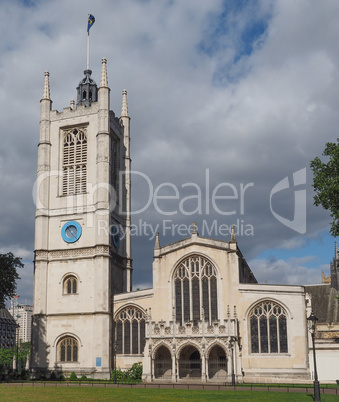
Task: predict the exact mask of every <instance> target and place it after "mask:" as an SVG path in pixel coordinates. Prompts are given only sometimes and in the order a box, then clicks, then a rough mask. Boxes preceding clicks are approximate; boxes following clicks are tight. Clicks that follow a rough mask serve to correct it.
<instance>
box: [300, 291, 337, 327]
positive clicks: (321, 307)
mask: <svg viewBox="0 0 339 402" xmlns="http://www.w3.org/2000/svg"><path fill="white" fill-rule="evenodd" d="M305 292H306V293H308V294H309V295H311V297H312V310H313V311H314V314H315V315H316V317H318V322H319V323H335V322H339V300H338V299H337V297H338V296H339V292H338V291H337V290H336V289H334V288H333V287H331V285H330V284H321V285H308V286H305Z"/></svg>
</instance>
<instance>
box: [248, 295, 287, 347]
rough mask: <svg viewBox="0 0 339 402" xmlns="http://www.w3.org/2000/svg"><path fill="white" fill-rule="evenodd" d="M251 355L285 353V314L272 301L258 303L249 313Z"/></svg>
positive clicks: (282, 309)
mask: <svg viewBox="0 0 339 402" xmlns="http://www.w3.org/2000/svg"><path fill="white" fill-rule="evenodd" d="M249 321H250V345H251V352H252V353H287V352H288V346H287V343H288V342H287V314H286V311H285V310H284V308H283V307H281V306H280V305H279V304H277V303H274V302H272V301H263V302H261V303H258V304H257V305H256V306H255V307H253V308H252V310H251V311H250V313H249Z"/></svg>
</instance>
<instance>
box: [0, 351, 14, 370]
mask: <svg viewBox="0 0 339 402" xmlns="http://www.w3.org/2000/svg"><path fill="white" fill-rule="evenodd" d="M13 355H14V350H13V348H8V349H3V348H0V367H2V368H5V367H7V368H9V367H13Z"/></svg>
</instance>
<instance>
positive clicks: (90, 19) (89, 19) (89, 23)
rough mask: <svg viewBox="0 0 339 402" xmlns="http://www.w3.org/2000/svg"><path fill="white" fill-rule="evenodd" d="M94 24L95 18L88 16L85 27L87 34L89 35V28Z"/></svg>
mask: <svg viewBox="0 0 339 402" xmlns="http://www.w3.org/2000/svg"><path fill="white" fill-rule="evenodd" d="M94 23H95V18H94V16H93V15H92V14H89V15H88V25H87V33H89V30H90V28H91V26H92V25H93V24H94Z"/></svg>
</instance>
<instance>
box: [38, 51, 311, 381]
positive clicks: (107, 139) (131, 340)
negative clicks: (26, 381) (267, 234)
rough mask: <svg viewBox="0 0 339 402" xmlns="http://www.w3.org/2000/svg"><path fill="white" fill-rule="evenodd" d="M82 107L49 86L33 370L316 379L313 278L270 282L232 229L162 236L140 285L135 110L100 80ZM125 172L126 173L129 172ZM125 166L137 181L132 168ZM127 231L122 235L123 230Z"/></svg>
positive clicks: (151, 377) (43, 125)
mask: <svg viewBox="0 0 339 402" xmlns="http://www.w3.org/2000/svg"><path fill="white" fill-rule="evenodd" d="M85 75H86V77H85V81H86V82H85V81H82V83H83V82H85V83H86V85H87V84H88V86H87V87H86V86H84V85H82V84H81V85H80V84H79V86H78V94H77V99H78V102H77V107H76V109H74V102H72V103H71V107H69V108H65V109H64V110H63V111H62V112H60V113H59V112H57V111H55V110H51V104H52V101H51V98H50V90H49V74H48V73H46V75H45V83H44V91H43V97H42V100H41V119H40V120H41V121H40V142H39V153H38V179H37V210H36V228H35V229H36V230H35V233H36V235H35V272H34V312H33V327H32V345H33V346H32V370H33V371H34V372H35V373H36V374H37V375H38V374H39V372H43V371H46V370H49V371H62V372H64V373H66V374H67V373H70V372H72V371H74V372H75V373H77V374H79V375H81V374H86V375H87V376H90V377H95V378H108V377H109V376H110V372H111V371H112V369H113V368H114V362H116V367H119V368H121V369H127V368H129V367H131V366H132V365H133V363H136V362H139V361H141V362H142V364H143V377H144V380H145V381H148V382H151V381H160V382H161V381H167V382H168V381H169V382H180V381H199V382H226V381H236V382H242V381H252V382H253V381H260V382H270V381H271V382H274V381H279V382H281V381H282V380H284V381H286V382H296V381H307V380H308V379H309V378H310V373H309V365H308V345H307V330H306V305H305V291H304V288H303V287H302V286H279V285H261V284H258V283H257V280H256V279H255V276H254V274H253V273H252V271H251V270H250V268H249V266H248V264H247V262H246V260H245V259H244V257H243V255H242V254H241V251H240V249H239V247H238V244H237V241H236V239H235V236H234V232H233V233H232V236H231V239H230V241H221V240H213V239H209V238H203V237H200V236H199V234H198V232H197V228H196V226H194V228H193V232H192V234H191V236H190V237H188V238H186V239H182V240H180V241H178V242H175V243H173V244H170V245H167V246H163V247H161V246H160V239H159V236H157V238H156V244H155V248H154V262H153V288H152V289H148V290H140V291H136V292H131V285H132V255H131V239H130V225H131V220H130V201H131V200H130V186H131V178H130V151H129V142H130V136H129V116H128V108H127V98H126V91H123V101H122V111H121V116H120V118H119V119H118V118H116V117H115V114H114V113H113V112H112V111H110V98H109V92H110V90H109V88H108V81H107V71H106V60H105V59H103V62H102V74H101V81H100V87H99V88H98V89H97V92H96V84H95V82H94V81H93V80H90V77H89V76H90V70H86V71H85ZM119 172H124V175H122V176H121V175H119ZM121 180H123V183H121V182H120V181H121ZM121 232H124V237H123V238H121V236H120V233H121Z"/></svg>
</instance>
